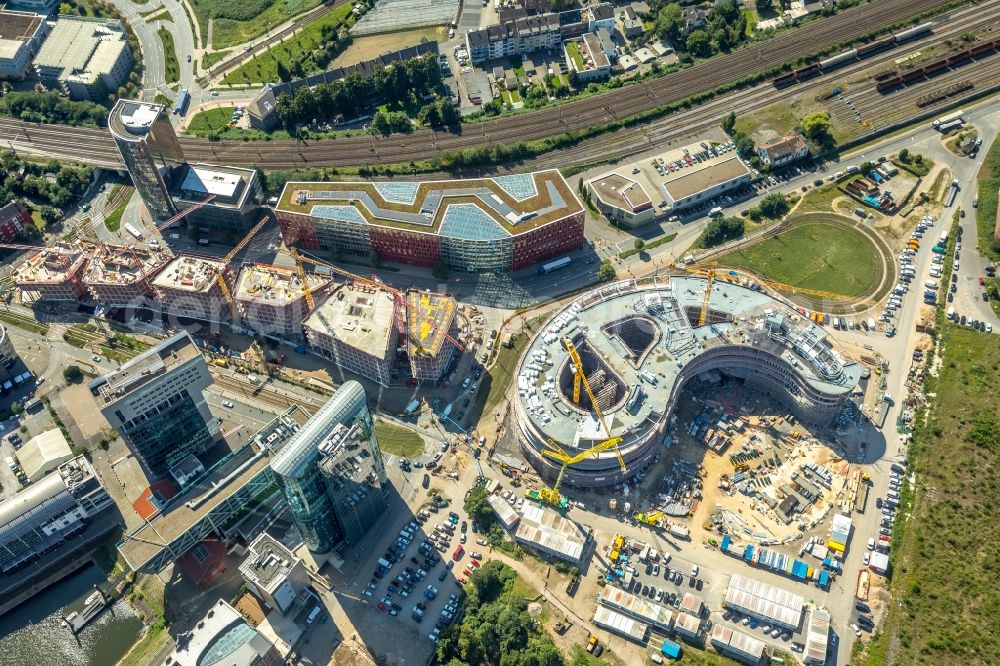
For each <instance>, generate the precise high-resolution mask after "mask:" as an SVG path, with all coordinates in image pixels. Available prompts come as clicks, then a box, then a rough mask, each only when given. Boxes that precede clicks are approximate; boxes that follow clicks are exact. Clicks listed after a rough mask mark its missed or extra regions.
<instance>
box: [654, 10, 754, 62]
mask: <svg viewBox="0 0 1000 666" xmlns="http://www.w3.org/2000/svg"><path fill="white" fill-rule="evenodd" d="M650 10H651V11H652V13H653V14H654V15H655V17H656V20H655V23H654V26H653V32H654V34H655V35H656V36H657V37H661V38H664V37H665V38H666V39H667V40H669V41H670V44H671V46H673V47H674V49H675V50H676V51H679V52H681V53H688V54H690V55H691V56H694V57H696V58H708V57H710V56H712V55H715V54H716V53H725V52H728V51H730V50H732V49H733V48H734V47H736V46H738V45H739V44H740V43H742V42H744V41H747V40H749V39H750V37H748V36H747V17H746V15H745V14H744V13H743V12H742V11H741V10H740V7H739V5H738V4H737V3H736V0H728V2H723V3H720V4H716V5H715V6H713V7H712V8H711V9H709V10H708V11H707V12H706V13H705V25H704V26H702V27H697V28H694V29H692V30H690V31H689V30H688V24H687V20H686V19H685V18H684V9H683V8H682V7H681V6H680V5H679V4H678V3H676V2H669V3H662V2H653V3H650Z"/></svg>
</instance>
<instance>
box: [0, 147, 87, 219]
mask: <svg viewBox="0 0 1000 666" xmlns="http://www.w3.org/2000/svg"><path fill="white" fill-rule="evenodd" d="M93 175H94V168H93V167H91V166H86V165H74V164H64V163H61V162H59V161H58V160H50V161H49V162H48V163H47V164H38V163H35V162H29V161H27V160H23V159H21V158H19V157H18V156H17V155H16V154H15V153H13V152H11V151H9V150H8V151H4V152H2V153H0V206H5V205H7V204H8V203H9V202H11V201H13V200H14V199H15V198H17V197H22V196H23V197H27V198H30V199H32V200H34V201H44V202H47V203H49V204H51V206H43V207H42V213H43V218H45V221H46V222H53V221H55V220H57V219H59V217H61V213H60V212H59V211H58V210H56V208H52V207H53V206H54V207H63V206H66V205H67V204H70V203H72V202H73V201H74V200H75V199H76V198H77V197H79V196H80V195H81V194H83V192H84V191H85V190H86V189H87V185H89V184H90V181H91V178H93ZM50 208H51V210H49V209H50Z"/></svg>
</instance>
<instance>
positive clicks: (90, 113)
mask: <svg viewBox="0 0 1000 666" xmlns="http://www.w3.org/2000/svg"><path fill="white" fill-rule="evenodd" d="M0 114H3V115H5V116H10V117H11V118H17V119H19V120H24V121H26V122H32V123H58V124H61V125H76V126H81V127H104V126H106V125H107V124H108V107H106V106H102V105H101V104H95V103H94V102H77V101H73V100H71V99H68V98H67V97H65V96H63V95H62V94H60V93H58V92H52V91H50V92H9V93H7V94H6V95H4V96H3V97H0Z"/></svg>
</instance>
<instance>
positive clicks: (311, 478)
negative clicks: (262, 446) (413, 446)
mask: <svg viewBox="0 0 1000 666" xmlns="http://www.w3.org/2000/svg"><path fill="white" fill-rule="evenodd" d="M271 471H272V472H273V473H274V478H275V481H277V483H278V486H279V487H280V488H281V491H282V493H283V494H284V496H285V499H286V501H287V502H288V507H289V509H290V510H291V515H292V520H293V522H294V523H295V525H296V527H297V528H298V529H299V532H300V533H301V535H302V539H303V541H304V542H305V544H306V546H308V547H309V550H311V551H312V552H314V553H318V554H322V553H327V552H329V551H330V550H331V549H332V548H333V547H334V546H337V545H338V544H341V543H345V542H346V543H348V544H353V543H356V542H357V541H358V540H360V538H361V537H362V536H364V534H365V533H366V532H367V530H368V529H369V528H370V527H371V526H372V525H373V524H374V523H375V522H376V521H377V520H378V519H379V518H380V517H381V515H382V514H383V513H384V511H385V507H386V501H385V493H386V490H387V489H388V485H387V483H386V474H385V465H384V463H383V461H382V454H381V452H380V451H379V448H378V443H377V441H376V439H375V430H374V424H373V423H372V417H371V413H370V412H369V411H368V402H367V399H366V397H365V390H364V388H363V387H362V386H361V384H359V383H358V382H355V381H349V382H346V383H344V384H343V385H342V386H341V387H340V389H338V390H337V392H336V393H335V394H334V395H333V397H331V398H330V399H329V400H328V401H327V402H326V404H324V405H323V406H322V407H321V408H320V409H319V411H318V412H316V413H315V414H314V415H313V416H312V417H310V418H309V420H308V421H306V423H305V424H304V425H303V426H302V427H301V428H300V429H299V430H298V431H297V432H296V433H295V436H294V437H293V438H292V440H291V441H289V442H288V443H287V444H285V446H284V447H282V449H281V452H280V453H278V455H277V456H276V457H275V458H274V460H273V461H272V462H271Z"/></svg>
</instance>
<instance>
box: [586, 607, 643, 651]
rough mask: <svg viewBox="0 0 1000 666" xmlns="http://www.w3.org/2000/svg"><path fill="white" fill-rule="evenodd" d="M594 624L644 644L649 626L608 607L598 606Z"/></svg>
mask: <svg viewBox="0 0 1000 666" xmlns="http://www.w3.org/2000/svg"><path fill="white" fill-rule="evenodd" d="M594 624H596V625H597V626H599V627H602V628H604V629H607V630H608V631H611V632H614V633H616V634H619V635H621V636H625V637H626V638H631V639H632V640H634V641H636V642H638V643H643V642H645V640H646V632H647V631H649V625H647V624H644V623H642V622H639V621H637V620H633V619H632V618H630V617H628V616H626V615H622V614H621V613H619V612H617V611H613V610H611V609H610V608H608V607H606V606H598V607H597V609H596V610H595V611H594Z"/></svg>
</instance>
